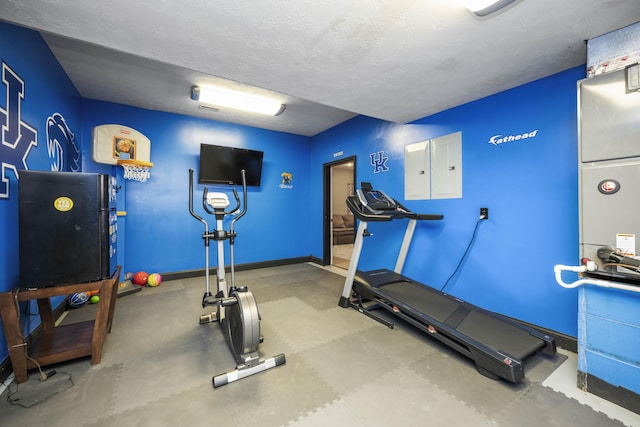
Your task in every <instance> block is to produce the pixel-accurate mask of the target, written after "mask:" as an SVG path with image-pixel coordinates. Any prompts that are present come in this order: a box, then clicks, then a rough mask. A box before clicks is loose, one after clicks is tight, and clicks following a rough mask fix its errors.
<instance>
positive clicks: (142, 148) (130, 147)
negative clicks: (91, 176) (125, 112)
mask: <svg viewBox="0 0 640 427" xmlns="http://www.w3.org/2000/svg"><path fill="white" fill-rule="evenodd" d="M150 158H151V141H149V138H147V137H146V136H144V135H143V134H142V133H140V132H138V131H137V130H135V129H132V128H130V127H127V126H122V125H100V126H96V127H94V128H93V160H94V161H95V162H97V163H104V164H107V165H115V164H117V163H118V160H121V159H122V160H125V159H128V160H140V161H144V162H148V161H150Z"/></svg>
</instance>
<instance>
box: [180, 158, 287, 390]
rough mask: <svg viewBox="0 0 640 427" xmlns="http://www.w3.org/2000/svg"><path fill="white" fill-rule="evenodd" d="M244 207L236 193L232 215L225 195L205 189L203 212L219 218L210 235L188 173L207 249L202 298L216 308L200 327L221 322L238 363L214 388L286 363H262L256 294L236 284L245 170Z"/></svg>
mask: <svg viewBox="0 0 640 427" xmlns="http://www.w3.org/2000/svg"><path fill="white" fill-rule="evenodd" d="M242 190H243V203H242V211H241V212H239V213H238V211H239V209H240V198H239V197H238V192H237V191H236V190H235V188H234V189H233V195H234V197H235V199H236V206H235V208H234V209H232V210H230V211H226V209H227V208H228V207H229V198H228V197H227V195H226V194H224V193H210V192H209V190H208V189H207V188H206V187H205V189H204V191H203V194H202V206H203V208H204V210H205V211H206V212H207V213H208V214H210V215H214V216H215V218H216V228H215V229H214V230H213V231H212V232H209V224H208V223H207V221H206V220H205V219H204V218H202V217H201V216H200V215H198V214H197V213H196V212H195V211H194V210H193V169H189V213H190V214H191V216H193V217H194V218H196V219H197V220H198V221H200V222H201V223H202V224H203V225H204V234H203V235H202V238H203V240H204V245H205V292H204V295H203V296H202V308H205V307H208V306H213V307H215V310H214V311H212V312H210V313H208V314H203V315H201V316H200V324H206V323H211V322H216V321H217V322H218V323H219V324H220V326H221V327H222V332H223V333H224V336H225V339H226V341H227V344H228V345H229V349H230V350H231V353H233V356H234V358H235V359H236V363H237V365H236V368H235V370H232V371H229V372H225V373H223V374H220V375H216V376H214V377H213V378H212V382H213V386H214V387H220V386H223V385H225V384H228V383H230V382H233V381H237V380H239V379H242V378H245V377H248V376H249V375H253V374H256V373H258V372H262V371H265V370H267V369H271V368H275V367H276V366H280V365H283V364H285V363H286V359H285V356H284V354H279V355H277V356H274V357H270V358H268V359H261V358H260V354H259V352H258V346H259V344H260V343H261V342H262V340H263V338H262V336H261V335H260V313H259V311H258V305H257V303H256V300H255V298H254V297H253V294H252V293H251V291H249V289H247V287H246V286H240V287H237V286H236V284H235V267H234V266H235V261H234V251H233V248H234V241H235V237H236V233H235V231H234V225H235V223H236V222H237V221H238V220H239V219H240V218H242V217H243V216H244V214H245V213H246V212H247V184H246V180H245V171H244V169H243V170H242ZM229 215H235V218H233V220H232V221H231V225H230V227H229V230H228V231H226V230H224V226H223V225H224V224H223V220H224V218H225V216H229ZM211 240H214V241H216V242H217V244H218V268H217V274H216V279H217V280H216V281H217V292H216V294H215V295H212V293H211V289H210V285H209V246H210V243H211ZM225 240H229V255H230V258H231V263H230V269H231V286H230V287H228V286H227V281H226V274H225V271H224V241H225Z"/></svg>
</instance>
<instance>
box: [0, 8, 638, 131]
mask: <svg viewBox="0 0 640 427" xmlns="http://www.w3.org/2000/svg"><path fill="white" fill-rule="evenodd" d="M0 20H3V21H6V22H10V23H14V24H17V25H20V26H24V27H28V28H32V29H35V30H38V31H40V32H41V33H42V34H43V37H44V39H45V41H46V42H47V43H48V44H49V46H50V47H51V50H52V52H53V53H54V55H55V56H56V57H57V58H58V60H59V61H60V63H61V65H62V66H63V68H64V69H65V70H66V72H67V74H68V75H69V77H70V78H71V80H72V81H73V83H74V84H75V85H76V87H77V89H78V90H79V92H80V94H81V95H82V96H83V97H85V98H90V99H98V100H104V101H109V102H116V103H121V104H126V105H133V106H137V107H142V108H148V109H153V110H160V111H168V112H175V113H180V114H187V115H192V116H199V117H205V118H211V119H214V120H221V121H227V122H234V123H240V124H245V125H249V126H256V127H261V128H265V129H272V130H277V131H282V132H289V133H295V134H301V135H308V136H310V135H315V134H317V133H319V132H322V131H323V130H326V129H328V128H331V127H333V126H335V125H337V124H339V123H341V122H343V121H344V120H347V119H349V118H351V117H353V116H354V115H357V114H362V115H366V116H371V117H375V118H379V119H383V120H388V121H392V122H398V123H406V122H410V121H413V120H416V119H418V118H422V117H425V116H428V115H431V114H434V113H437V112H439V111H443V110H445V109H448V108H451V107H454V106H457V105H461V104H464V103H466V102H469V101H473V100H476V99H479V98H482V97H485V96H488V95H492V94H494V93H497V92H500V91H502V90H506V89H510V88H512V87H515V86H518V85H521V84H524V83H527V82H530V81H533V80H536V79H539V78H542V77H545V76H548V75H550V74H554V73H556V72H559V71H562V70H565V69H567V68H570V67H573V66H576V65H580V64H584V63H585V62H586V45H585V40H588V39H590V38H593V37H596V36H598V35H601V34H604V33H607V32H610V31H613V30H616V29H618V28H621V27H624V26H626V25H629V24H632V23H635V22H638V21H640V1H638V0H609V1H607V0H562V1H558V0H516V1H515V2H514V3H512V4H511V5H510V6H508V7H507V8H506V9H503V10H502V11H499V12H497V13H495V14H493V15H490V16H488V17H485V18H478V17H475V16H474V15H472V14H471V13H469V12H468V11H467V10H466V9H464V8H463V7H462V6H461V5H460V4H459V2H458V1H455V0H386V1H383V0H351V1H346V0H315V1H314V0H295V1H294V0H271V1H269V0H260V1H258V0H254V1H223V0H218V1H215V0H208V1H202V0H180V1H179V2H177V1H170V0H153V1H151V0H139V1H131V0H112V1H104V2H92V1H86V0H46V1H45V0H39V1H38V0H1V1H0ZM205 82H221V83H223V84H224V85H227V86H247V85H248V86H251V87H252V88H251V90H252V91H254V92H258V93H261V92H262V93H269V92H275V93H276V94H278V96H279V97H280V98H281V99H282V101H283V102H284V103H286V104H287V109H286V110H285V112H284V113H283V114H282V115H280V116H277V117H259V116H255V115H249V114H238V113H233V112H229V111H221V110H219V111H207V110H202V109H199V108H198V105H197V103H196V102H194V101H192V100H191V99H190V98H189V96H190V92H191V86H193V85H194V84H203V83H205Z"/></svg>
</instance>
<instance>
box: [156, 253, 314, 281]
mask: <svg viewBox="0 0 640 427" xmlns="http://www.w3.org/2000/svg"><path fill="white" fill-rule="evenodd" d="M312 261H313V257H312V256H311V255H309V256H305V257H297V258H285V259H277V260H272V261H261V262H250V263H246V264H236V266H235V271H246V270H255V269H258V268H268V267H280V266H283V265H291V264H300V263H303V262H312ZM225 271H229V266H228V265H226V266H225ZM216 272H217V268H215V267H214V268H211V269H210V270H209V274H211V275H214V274H216ZM160 274H161V275H162V280H178V279H189V278H192V277H203V276H204V275H205V269H204V268H201V269H197V270H182V271H171V272H165V273H160Z"/></svg>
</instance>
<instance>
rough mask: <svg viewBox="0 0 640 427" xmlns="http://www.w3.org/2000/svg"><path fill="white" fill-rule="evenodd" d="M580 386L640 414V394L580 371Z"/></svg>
mask: <svg viewBox="0 0 640 427" xmlns="http://www.w3.org/2000/svg"><path fill="white" fill-rule="evenodd" d="M578 388H579V389H581V390H584V391H586V392H589V393H591V394H594V395H596V396H598V397H601V398H603V399H605V400H608V401H609V402H611V403H615V404H616V405H618V406H621V407H623V408H625V409H628V410H630V411H631V412H635V413H636V414H640V394H637V393H635V392H633V391H631V390H628V389H626V388H624V387H619V386H614V385H612V384H609V383H608V382H606V381H604V380H602V379H600V378H598V377H596V376H594V375H591V374H588V373H586V372H582V371H578Z"/></svg>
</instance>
